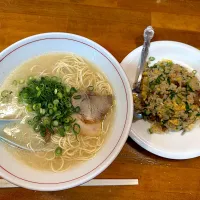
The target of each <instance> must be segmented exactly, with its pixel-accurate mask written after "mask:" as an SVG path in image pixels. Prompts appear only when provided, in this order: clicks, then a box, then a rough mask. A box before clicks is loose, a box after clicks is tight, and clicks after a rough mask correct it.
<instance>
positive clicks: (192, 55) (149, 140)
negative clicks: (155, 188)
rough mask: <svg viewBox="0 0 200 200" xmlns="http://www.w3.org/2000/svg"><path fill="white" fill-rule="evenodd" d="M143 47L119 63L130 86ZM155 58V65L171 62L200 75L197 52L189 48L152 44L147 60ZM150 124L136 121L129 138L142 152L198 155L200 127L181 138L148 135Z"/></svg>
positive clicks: (185, 156)
mask: <svg viewBox="0 0 200 200" xmlns="http://www.w3.org/2000/svg"><path fill="white" fill-rule="evenodd" d="M141 50H142V47H141V46H140V47H138V48H137V49H135V50H134V51H132V52H131V53H130V54H128V56H126V58H124V60H123V61H122V63H121V66H122V67H123V69H124V70H125V72H126V75H127V76H128V79H129V82H130V84H131V85H132V84H133V83H134V81H135V80H134V79H135V73H136V68H137V65H138V63H139V58H140V53H141ZM150 56H153V57H155V58H156V60H155V61H154V62H157V61H159V60H162V59H170V60H172V61H173V62H175V63H178V64H181V65H182V66H185V67H187V68H193V69H195V70H197V72H198V73H197V74H198V76H199V74H200V51H199V50H198V49H196V48H194V47H191V46H189V45H186V44H183V43H179V42H173V41H158V42H152V43H151V47H150V51H149V57H150ZM149 127H150V123H148V122H145V121H144V120H139V121H137V122H134V123H132V127H131V131H130V134H129V136H130V137H131V138H132V139H133V140H134V141H135V142H136V143H138V144H139V145H140V146H142V147H143V148H144V149H146V150H148V151H150V152H151V153H154V154H156V155H158V156H161V157H165V158H170V159H189V158H194V157H198V156H200V126H199V124H198V123H197V124H196V126H195V128H194V129H192V130H191V131H190V132H187V133H185V134H184V135H181V132H170V133H168V134H149V133H148V132H147V130H148V128H149Z"/></svg>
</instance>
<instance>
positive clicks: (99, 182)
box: [0, 179, 138, 188]
mask: <svg viewBox="0 0 200 200" xmlns="http://www.w3.org/2000/svg"><path fill="white" fill-rule="evenodd" d="M117 185H121V186H122V185H138V179H93V180H91V181H88V182H87V183H85V184H83V185H81V186H117ZM14 187H18V186H17V185H14V184H12V183H10V182H8V181H6V180H4V179H0V188H14Z"/></svg>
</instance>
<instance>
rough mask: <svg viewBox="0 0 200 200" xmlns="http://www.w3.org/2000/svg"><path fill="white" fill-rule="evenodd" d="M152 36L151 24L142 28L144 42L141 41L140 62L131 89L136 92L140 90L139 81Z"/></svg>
mask: <svg viewBox="0 0 200 200" xmlns="http://www.w3.org/2000/svg"><path fill="white" fill-rule="evenodd" d="M153 36H154V29H153V28H152V27H151V26H148V27H147V28H146V29H145V30H144V43H143V48H142V52H141V57H140V63H139V65H138V68H137V76H136V81H135V85H134V87H133V91H134V92H137V93H139V92H140V83H141V80H142V73H143V70H144V65H145V63H146V59H147V56H148V54H149V47H150V41H151V39H152V38H153Z"/></svg>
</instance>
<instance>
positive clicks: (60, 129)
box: [58, 127, 65, 137]
mask: <svg viewBox="0 0 200 200" xmlns="http://www.w3.org/2000/svg"><path fill="white" fill-rule="evenodd" d="M58 133H59V135H60V136H61V137H64V136H65V129H64V128H62V127H60V128H58Z"/></svg>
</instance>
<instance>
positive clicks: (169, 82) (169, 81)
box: [167, 77, 171, 85]
mask: <svg viewBox="0 0 200 200" xmlns="http://www.w3.org/2000/svg"><path fill="white" fill-rule="evenodd" d="M167 82H168V84H169V85H170V84H171V80H170V78H169V77H168V78H167Z"/></svg>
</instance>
